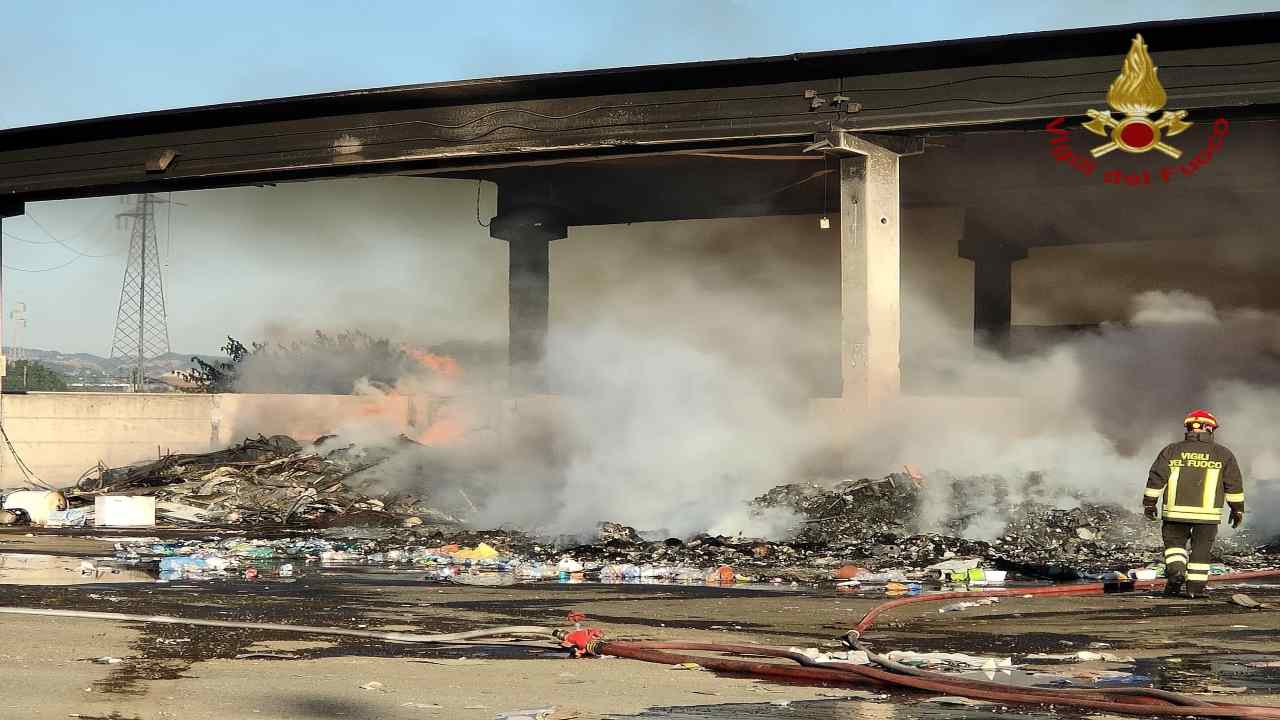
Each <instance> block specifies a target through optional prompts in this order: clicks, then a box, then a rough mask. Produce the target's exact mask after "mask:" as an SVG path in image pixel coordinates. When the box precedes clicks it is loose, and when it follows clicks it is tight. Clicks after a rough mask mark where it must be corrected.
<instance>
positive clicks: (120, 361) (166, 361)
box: [4, 347, 223, 381]
mask: <svg viewBox="0 0 1280 720" xmlns="http://www.w3.org/2000/svg"><path fill="white" fill-rule="evenodd" d="M4 354H5V355H6V356H7V357H8V358H9V359H10V360H16V359H19V358H25V359H27V360H34V361H36V362H39V363H41V364H43V365H45V366H46V367H48V368H51V369H53V370H56V371H57V372H59V373H62V374H63V375H64V376H66V377H67V378H68V379H70V380H81V381H83V380H107V379H113V378H128V377H129V374H130V371H131V370H132V369H133V367H134V363H135V362H136V361H135V360H134V359H131V358H104V357H100V356H98V355H93V354H90V353H64V352H59V351H57V350H41V349H38V348H12V347H6V348H4ZM200 357H201V358H203V359H204V360H205V361H207V362H214V361H216V360H219V359H223V358H219V357H217V356H213V355H201V356H200ZM191 365H192V363H191V355H184V354H182V353H166V354H164V355H161V356H160V357H157V358H153V359H150V360H147V362H146V366H147V375H148V376H150V377H158V376H160V375H164V374H165V373H170V372H179V371H186V370H189V369H190V368H191Z"/></svg>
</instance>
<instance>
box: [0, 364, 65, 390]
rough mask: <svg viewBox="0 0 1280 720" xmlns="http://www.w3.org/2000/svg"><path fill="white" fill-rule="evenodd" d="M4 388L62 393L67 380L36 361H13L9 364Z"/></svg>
mask: <svg viewBox="0 0 1280 720" xmlns="http://www.w3.org/2000/svg"><path fill="white" fill-rule="evenodd" d="M4 386H5V387H7V388H9V389H11V390H36V391H42V392H62V391H65V390H66V389H67V379H66V378H65V377H63V376H62V373H60V372H58V371H56V370H54V369H52V368H50V367H46V366H45V365H44V364H43V363H41V362H38V361H36V360H14V361H13V362H11V363H9V367H8V371H7V373H6V375H5V379H4Z"/></svg>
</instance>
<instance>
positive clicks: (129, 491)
mask: <svg viewBox="0 0 1280 720" xmlns="http://www.w3.org/2000/svg"><path fill="white" fill-rule="evenodd" d="M333 439H334V436H325V437H321V438H320V439H318V440H316V441H315V442H314V443H313V444H312V445H311V446H309V447H303V446H302V445H300V444H299V443H298V442H297V441H296V440H294V439H293V438H290V437H288V436H285V435H274V436H272V437H270V438H267V437H262V436H259V437H258V438H256V439H249V440H245V441H244V442H242V443H241V444H239V445H235V446H233V447H231V448H228V449H226V450H220V451H217V452H211V453H204V454H188V455H169V456H166V457H162V458H160V459H159V460H155V461H153V462H148V463H142V464H138V465H132V466H129V467H124V468H117V469H107V468H102V467H99V468H98V469H97V470H96V471H95V472H93V473H91V474H87V475H86V476H85V477H83V478H81V479H80V481H79V482H78V483H77V487H76V489H75V490H72V491H67V492H66V493H65V494H66V495H67V498H68V500H69V501H70V502H71V503H72V504H73V505H74V504H76V503H77V502H92V500H93V498H94V496H96V495H102V494H111V495H135V496H136V495H148V496H152V497H155V498H156V515H157V517H159V518H162V519H164V520H169V521H175V522H179V523H199V524H234V523H248V524H287V523H308V524H313V525H328V524H333V523H335V522H341V523H342V524H364V525H405V526H414V525H420V524H422V523H424V522H426V523H432V524H442V523H443V524H451V525H457V524H458V523H459V521H458V520H457V519H456V518H454V517H452V516H450V515H448V514H446V513H443V512H441V511H439V510H437V509H435V508H433V507H431V506H428V505H426V504H425V503H424V502H423V501H422V499H421V498H419V497H415V496H412V495H405V494H389V493H387V492H385V490H382V489H381V488H383V487H385V484H384V483H382V482H379V480H380V478H379V475H378V469H379V468H380V466H383V465H384V464H385V463H386V462H387V461H388V460H390V459H391V458H393V457H397V456H400V457H401V458H402V457H403V454H404V453H406V452H426V451H427V449H426V448H423V446H421V445H419V444H418V443H416V442H414V441H413V440H410V439H408V438H405V437H401V438H400V439H399V440H398V441H397V442H396V443H395V444H394V445H392V446H389V447H380V448H379V447H374V448H368V447H357V446H355V445H346V446H341V447H329V446H330V445H331V444H332V443H331V441H332V440H333Z"/></svg>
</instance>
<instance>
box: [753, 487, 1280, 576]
mask: <svg viewBox="0 0 1280 720" xmlns="http://www.w3.org/2000/svg"><path fill="white" fill-rule="evenodd" d="M932 482H934V483H935V484H936V485H937V486H938V487H934V488H930V487H929V486H928V485H926V484H925V482H924V481H923V479H922V478H920V477H919V476H918V475H917V474H900V475H890V476H888V477H885V478H882V479H879V480H866V479H863V480H850V481H844V482H841V483H837V484H836V485H834V486H832V487H829V488H824V487H821V486H818V485H814V484H792V485H783V486H780V487H776V488H774V489H773V490H770V491H769V492H768V493H766V494H764V495H762V496H760V497H758V498H756V499H755V500H754V501H753V503H752V504H753V507H754V508H756V509H757V510H758V511H764V510H771V509H776V508H784V509H788V510H791V511H794V512H795V513H797V514H798V515H800V516H801V518H802V519H801V521H800V528H799V529H798V531H797V533H796V535H795V538H794V542H793V543H791V544H790V545H789V547H790V548H792V549H794V550H795V551H796V553H797V554H799V555H803V556H805V559H806V560H807V561H808V562H811V563H812V562H821V561H822V560H823V559H824V558H828V557H836V558H839V559H840V560H841V561H844V562H856V563H859V564H860V565H865V566H867V567H869V568H921V567H925V566H928V565H930V564H934V563H937V562H940V561H944V560H948V559H951V558H955V557H971V558H972V557H977V558H981V559H982V560H984V561H986V562H987V563H989V564H991V565H993V566H995V567H999V568H1002V569H1007V570H1012V571H1015V572H1020V573H1024V574H1028V575H1034V576H1038V577H1052V578H1061V579H1071V578H1076V577H1080V576H1082V575H1096V574H1099V573H1102V572H1104V571H1107V570H1116V569H1127V568H1130V567H1141V566H1144V565H1146V564H1149V563H1151V562H1152V561H1153V559H1156V558H1158V556H1159V554H1160V550H1161V548H1162V547H1163V544H1162V542H1161V538H1160V525H1159V523H1154V522H1151V521H1149V520H1147V519H1146V518H1144V517H1143V516H1142V515H1141V514H1140V513H1137V512H1133V511H1131V510H1128V509H1126V508H1123V507H1121V506H1119V505H1114V504H1108V503H1097V502H1091V501H1089V500H1088V499H1086V498H1082V497H1075V496H1072V495H1071V494H1069V493H1066V492H1063V491H1061V490H1060V489H1053V488H1051V487H1049V485H1048V483H1047V482H1046V480H1045V478H1044V477H1043V476H1041V475H1039V474H1035V473H1033V474H1031V475H1029V476H1027V477H1026V478H1024V479H1023V481H1022V483H1021V484H1020V485H1019V486H1017V487H1011V486H1010V484H1009V483H1008V481H1006V480H1004V479H1002V478H989V477H971V478H950V477H940V478H934V479H933V480H932ZM1015 498H1017V500H1015ZM930 503H933V504H934V505H935V506H939V505H940V506H941V507H943V508H945V509H946V510H947V514H946V515H945V516H943V517H940V518H935V521H934V523H933V525H935V526H936V527H938V528H940V529H942V530H944V531H945V533H936V532H934V533H930V532H922V530H923V529H924V527H923V526H924V516H925V514H926V512H925V511H926V510H927V509H928V506H929V504H930ZM1051 503H1054V504H1051ZM1056 505H1073V506H1074V507H1071V508H1070V509H1064V508H1062V507H1058V506H1056ZM979 526H982V529H983V532H980V533H975V532H974V531H975V530H977V529H979ZM993 534H994V536H993ZM975 535H976V536H979V537H984V538H987V539H981V540H979V539H972V538H973V537H975ZM1214 552H1215V556H1216V557H1217V558H1220V559H1222V560H1223V561H1225V562H1228V563H1230V564H1232V565H1233V566H1235V567H1257V566H1261V565H1266V564H1268V563H1269V562H1270V561H1271V559H1270V558H1269V557H1267V555H1266V554H1262V553H1260V551H1259V548H1258V547H1255V546H1253V545H1251V544H1250V543H1249V540H1248V536H1247V534H1244V533H1241V534H1236V535H1232V536H1230V537H1225V538H1220V539H1219V541H1218V543H1217V544H1216V545H1215V549H1214Z"/></svg>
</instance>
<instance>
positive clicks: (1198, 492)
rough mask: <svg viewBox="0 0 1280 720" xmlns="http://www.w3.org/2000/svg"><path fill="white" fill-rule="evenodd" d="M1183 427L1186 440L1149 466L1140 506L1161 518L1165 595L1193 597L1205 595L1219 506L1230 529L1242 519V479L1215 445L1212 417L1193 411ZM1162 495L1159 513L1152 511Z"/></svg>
mask: <svg viewBox="0 0 1280 720" xmlns="http://www.w3.org/2000/svg"><path fill="white" fill-rule="evenodd" d="M1183 426H1184V427H1185V428H1186V431H1187V435H1186V439H1184V440H1183V441H1182V442H1177V443H1173V444H1172V445H1169V446H1167V447H1165V449H1164V450H1161V451H1160V454H1159V455H1158V456H1157V457H1156V461H1155V462H1154V463H1152V464H1151V472H1150V474H1149V475H1148V477H1147V490H1146V492H1145V493H1144V494H1143V498H1142V504H1143V508H1144V510H1145V511H1146V516H1147V517H1148V518H1149V519H1151V520H1159V519H1160V518H1161V516H1162V515H1163V517H1164V526H1163V528H1162V530H1161V534H1162V535H1163V536H1164V565H1165V578H1166V579H1167V583H1166V584H1165V587H1164V592H1165V594H1166V595H1182V594H1184V592H1185V596H1186V597H1191V598H1196V597H1204V593H1205V585H1206V584H1207V583H1208V581H1209V551H1210V549H1211V548H1212V547H1213V540H1214V538H1215V537H1217V535H1218V524H1219V523H1221V522H1222V506H1223V502H1224V501H1225V502H1226V504H1227V505H1229V506H1230V507H1231V515H1230V522H1231V527H1233V528H1237V527H1240V523H1241V522H1243V521H1244V479H1243V478H1242V477H1241V475H1240V466H1239V464H1237V463H1236V457H1235V455H1233V454H1231V451H1230V450H1228V449H1227V448H1226V447H1225V446H1223V445H1219V444H1217V443H1216V442H1214V438H1213V433H1214V431H1216V430H1217V429H1218V419H1217V418H1215V417H1214V416H1213V413H1211V412H1209V411H1208V410H1193V411H1191V412H1190V413H1187V417H1186V419H1185V420H1183ZM1162 497H1163V498H1164V507H1163V512H1161V511H1159V510H1157V509H1156V501H1157V500H1159V499H1160V498H1162ZM1188 543H1190V553H1188V551H1187V545H1188Z"/></svg>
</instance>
